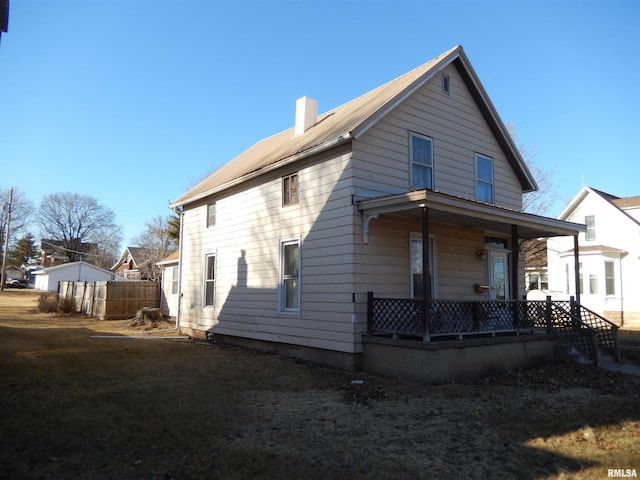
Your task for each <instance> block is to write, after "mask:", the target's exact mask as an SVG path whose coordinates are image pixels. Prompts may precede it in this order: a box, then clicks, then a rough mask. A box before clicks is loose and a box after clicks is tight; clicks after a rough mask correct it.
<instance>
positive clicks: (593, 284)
mask: <svg viewBox="0 0 640 480" xmlns="http://www.w3.org/2000/svg"><path fill="white" fill-rule="evenodd" d="M589 293H590V294H591V295H596V294H597V293H598V276H597V275H596V274H594V273H590V274H589Z"/></svg>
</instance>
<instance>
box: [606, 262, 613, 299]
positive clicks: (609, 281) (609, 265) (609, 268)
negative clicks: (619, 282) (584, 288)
mask: <svg viewBox="0 0 640 480" xmlns="http://www.w3.org/2000/svg"><path fill="white" fill-rule="evenodd" d="M604 277H605V290H606V291H605V293H606V294H607V295H615V294H616V279H615V276H614V268H613V262H608V261H605V262H604Z"/></svg>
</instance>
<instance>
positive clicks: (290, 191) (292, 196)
mask: <svg viewBox="0 0 640 480" xmlns="http://www.w3.org/2000/svg"><path fill="white" fill-rule="evenodd" d="M296 203H298V174H297V173H292V174H291V175H287V176H285V177H282V205H294V204H296Z"/></svg>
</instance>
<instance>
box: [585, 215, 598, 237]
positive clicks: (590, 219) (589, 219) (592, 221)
mask: <svg viewBox="0 0 640 480" xmlns="http://www.w3.org/2000/svg"><path fill="white" fill-rule="evenodd" d="M584 224H585V226H586V227H587V231H586V232H584V239H585V240H586V241H588V242H591V241H594V240H595V239H596V216H595V215H585V217H584Z"/></svg>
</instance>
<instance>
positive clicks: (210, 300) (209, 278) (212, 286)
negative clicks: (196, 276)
mask: <svg viewBox="0 0 640 480" xmlns="http://www.w3.org/2000/svg"><path fill="white" fill-rule="evenodd" d="M215 291H216V256H215V254H213V253H209V254H207V255H205V256H204V306H205V307H213V306H214V300H215Z"/></svg>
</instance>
